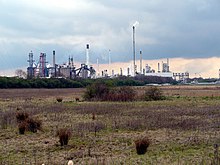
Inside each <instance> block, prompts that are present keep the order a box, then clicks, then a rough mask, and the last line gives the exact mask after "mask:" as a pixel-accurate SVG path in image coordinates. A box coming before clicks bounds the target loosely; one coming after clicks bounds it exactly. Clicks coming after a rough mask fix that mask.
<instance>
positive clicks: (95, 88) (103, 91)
mask: <svg viewBox="0 0 220 165" xmlns="http://www.w3.org/2000/svg"><path fill="white" fill-rule="evenodd" d="M135 96H136V93H135V91H134V89H133V88H132V87H129V86H123V87H119V88H116V87H114V88H113V87H110V86H108V85H107V84H103V83H100V82H97V83H94V84H92V85H90V86H88V87H87V88H86V91H85V94H84V96H83V97H84V99H85V100H87V101H122V102H125V101H134V100H135Z"/></svg>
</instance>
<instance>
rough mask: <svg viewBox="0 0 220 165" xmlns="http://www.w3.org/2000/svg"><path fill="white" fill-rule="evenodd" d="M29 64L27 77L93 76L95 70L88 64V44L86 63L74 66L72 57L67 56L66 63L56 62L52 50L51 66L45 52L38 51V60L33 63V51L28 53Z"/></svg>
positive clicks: (54, 53) (71, 77) (87, 47)
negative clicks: (77, 66)
mask: <svg viewBox="0 0 220 165" xmlns="http://www.w3.org/2000/svg"><path fill="white" fill-rule="evenodd" d="M28 63H29V66H28V68H27V77H28V78H30V79H31V78H51V77H54V78H59V77H62V78H70V79H74V78H77V77H81V78H85V79H86V78H95V75H96V71H95V69H94V68H93V67H92V66H91V65H89V44H87V45H86V63H83V64H81V66H80V67H79V68H76V67H75V65H74V62H73V58H71V57H69V60H68V63H65V64H62V65H60V64H56V52H55V50H54V51H53V64H52V66H51V65H49V64H48V62H47V56H46V53H40V57H39V60H38V62H36V63H35V60H34V55H33V52H30V53H29V59H28Z"/></svg>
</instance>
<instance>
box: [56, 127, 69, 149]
mask: <svg viewBox="0 0 220 165" xmlns="http://www.w3.org/2000/svg"><path fill="white" fill-rule="evenodd" d="M57 136H59V140H60V145H61V146H64V145H68V142H69V139H70V137H71V131H70V130H69V129H67V128H62V129H59V130H58V131H57Z"/></svg>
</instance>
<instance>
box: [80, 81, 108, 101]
mask: <svg viewBox="0 0 220 165" xmlns="http://www.w3.org/2000/svg"><path fill="white" fill-rule="evenodd" d="M109 90H110V87H109V86H107V85H106V84H104V83H102V82H96V83H94V84H92V85H90V86H88V87H87V88H86V92H85V94H84V96H83V97H84V99H85V100H88V101H91V100H101V101H102V100H103V98H105V96H106V95H108V93H109Z"/></svg>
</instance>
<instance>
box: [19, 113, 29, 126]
mask: <svg viewBox="0 0 220 165" xmlns="http://www.w3.org/2000/svg"><path fill="white" fill-rule="evenodd" d="M28 117H29V115H28V113H27V112H23V111H22V112H17V113H16V119H17V122H18V123H21V122H23V121H25V120H26V119H27V118H28Z"/></svg>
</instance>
